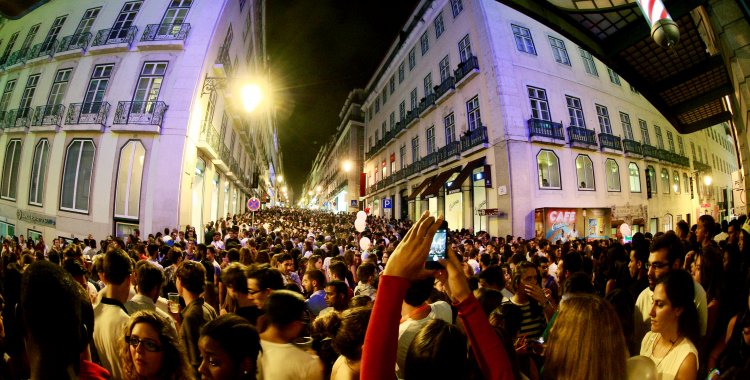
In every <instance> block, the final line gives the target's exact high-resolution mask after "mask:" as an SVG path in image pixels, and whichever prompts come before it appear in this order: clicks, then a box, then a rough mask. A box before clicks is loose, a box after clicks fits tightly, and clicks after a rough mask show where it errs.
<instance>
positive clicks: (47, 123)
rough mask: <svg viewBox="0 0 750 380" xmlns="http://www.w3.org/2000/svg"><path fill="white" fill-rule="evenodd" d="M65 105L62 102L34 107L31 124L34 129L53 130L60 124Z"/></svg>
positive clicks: (56, 129) (57, 128) (58, 127)
mask: <svg viewBox="0 0 750 380" xmlns="http://www.w3.org/2000/svg"><path fill="white" fill-rule="evenodd" d="M64 114H65V106H64V105H62V104H54V105H46V106H38V107H36V111H35V112H34V118H33V119H32V120H31V126H32V127H33V129H34V130H35V131H55V132H57V131H58V130H59V129H60V126H62V121H63V115H64Z"/></svg>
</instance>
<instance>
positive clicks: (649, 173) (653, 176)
mask: <svg viewBox="0 0 750 380" xmlns="http://www.w3.org/2000/svg"><path fill="white" fill-rule="evenodd" d="M646 175H647V176H648V181H649V182H650V183H651V194H650V195H651V196H654V195H656V170H654V167H653V166H649V167H647V168H646Z"/></svg>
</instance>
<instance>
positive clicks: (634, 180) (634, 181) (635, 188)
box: [628, 162, 641, 193]
mask: <svg viewBox="0 0 750 380" xmlns="http://www.w3.org/2000/svg"><path fill="white" fill-rule="evenodd" d="M634 168H635V170H633V169H634ZM628 182H629V183H630V192H631V193H640V192H641V172H640V169H639V168H638V164H636V163H635V162H631V163H629V164H628Z"/></svg>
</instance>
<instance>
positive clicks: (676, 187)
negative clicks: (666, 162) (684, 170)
mask: <svg viewBox="0 0 750 380" xmlns="http://www.w3.org/2000/svg"><path fill="white" fill-rule="evenodd" d="M672 191H674V193H675V194H679V193H680V173H678V172H677V170H675V171H674V173H672Z"/></svg>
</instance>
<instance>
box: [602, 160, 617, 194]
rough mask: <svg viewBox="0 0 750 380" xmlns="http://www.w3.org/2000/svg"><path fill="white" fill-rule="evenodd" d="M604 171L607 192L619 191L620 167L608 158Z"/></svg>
mask: <svg viewBox="0 0 750 380" xmlns="http://www.w3.org/2000/svg"><path fill="white" fill-rule="evenodd" d="M604 171H605V172H606V173H607V191H620V166H619V165H617V161H615V160H613V159H611V158H608V159H607V161H606V162H605V163H604Z"/></svg>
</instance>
